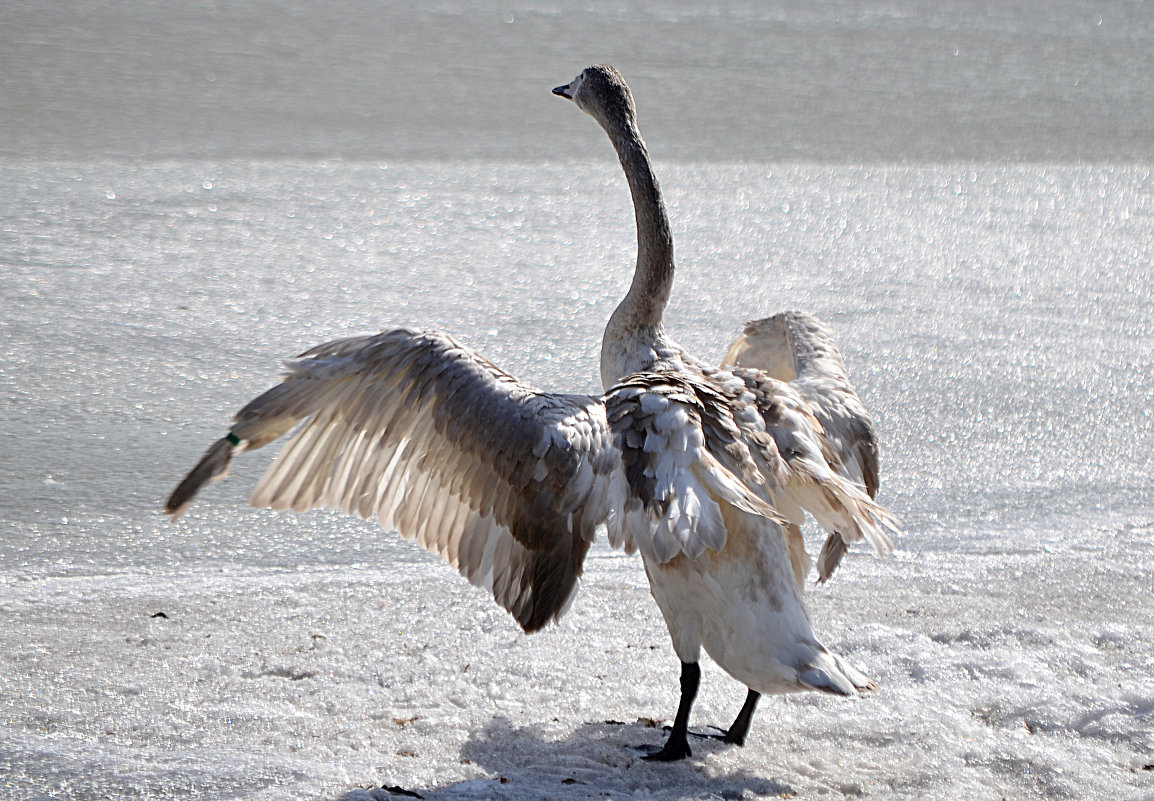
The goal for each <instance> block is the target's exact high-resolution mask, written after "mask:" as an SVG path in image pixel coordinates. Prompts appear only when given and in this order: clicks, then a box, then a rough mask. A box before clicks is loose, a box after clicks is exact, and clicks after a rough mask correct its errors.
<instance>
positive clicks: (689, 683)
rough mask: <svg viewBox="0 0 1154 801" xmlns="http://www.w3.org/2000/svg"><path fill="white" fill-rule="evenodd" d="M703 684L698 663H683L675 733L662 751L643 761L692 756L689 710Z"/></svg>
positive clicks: (650, 755) (673, 732) (649, 755)
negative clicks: (689, 737) (688, 736)
mask: <svg viewBox="0 0 1154 801" xmlns="http://www.w3.org/2000/svg"><path fill="white" fill-rule="evenodd" d="M700 683H701V667H700V666H699V665H698V664H697V663H696V662H682V663H681V701H680V702H678V704H677V717H676V718H674V720H673V731H671V732H669V739H667V740H666V741H665V745H664V746H662V748H661V750H660V751H657V752H656V753H653V754H646V755H645V756H643V757H642V759H652V760H654V761H657V762H673V761H675V760H678V759H685V757H687V756H691V755H692V752H691V751H690V750H689V740H688V738H687V737H686V734H687V733H688V731H689V710H690V708H691V707H692V706H693V699H695V698H696V697H697V686H698V685H699V684H700Z"/></svg>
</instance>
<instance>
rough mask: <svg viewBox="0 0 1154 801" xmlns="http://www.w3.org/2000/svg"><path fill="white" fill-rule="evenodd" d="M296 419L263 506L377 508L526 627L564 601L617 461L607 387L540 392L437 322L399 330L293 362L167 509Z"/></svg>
mask: <svg viewBox="0 0 1154 801" xmlns="http://www.w3.org/2000/svg"><path fill="white" fill-rule="evenodd" d="M297 426H299V428H298V430H297V432H296V433H295V434H294V435H293V436H292V437H291V438H290V440H289V441H288V443H287V444H286V445H285V447H284V448H283V449H282V450H281V452H280V453H279V454H278V455H277V457H276V459H275V460H274V461H273V463H272V464H271V465H270V467H269V468H268V470H267V472H266V473H265V475H264V477H263V478H262V479H261V481H260V484H259V485H258V486H257V488H256V490H255V491H254V492H253V495H252V499H251V501H252V503H253V504H254V505H257V506H272V507H274V508H292V509H296V510H298V511H299V510H305V509H312V508H317V507H322V506H328V507H336V508H340V509H343V510H345V511H347V512H350V513H352V514H356V515H358V516H361V517H364V518H376V519H377V520H378V521H379V522H380V523H381V525H382V526H385V527H386V528H396V529H397V530H398V531H399V532H400V533H401V534H402V535H404V536H405V537H408V538H410V539H413V540H415V541H417V542H419V543H420V544H421V545H422V546H424V547H425V548H427V549H429V550H430V551H432V552H434V553H436V554H438V555H440V556H441V557H442V558H444V559H445V560H446V561H448V562H449V563H450V564H453V565H454V566H455V567H456V568H457V569H458V570H459V571H460V572H461V573H462V574H463V575H464V576H465V577H466V578H468V579H469V580H470V581H472V582H473V583H475V584H478V585H480V586H482V587H485V588H486V589H488V590H490V591H491V592H492V593H493V596H494V598H495V599H496V600H497V602H498V603H500V604H501V605H502V606H504V607H505V608H506V609H507V610H509V611H510V612H511V613H512V614H513V616H514V617H515V618H516V619H517V621H518V622H519V623H520V624H521V625H522V626H523V627H524V628H525V629H526V630H527V631H533V630H536V629H538V628H540V627H541V626H543V625H545V623H547V622H548V621H549V620H552V619H555V618H556V617H557V616H558V615H560V614H561V613H562V612H563V611H564V609H565V608H566V607H567V606H568V604H569V602H570V600H571V598H572V595H573V593H574V591H575V590H576V584H577V579H578V577H579V576H580V573H581V568H582V563H583V561H584V558H585V554H586V552H587V551H588V548H589V545H590V543H591V542H592V539H593V536H594V531H595V529H596V527H597V526H598V525H599V524H601V523H603V522H604V521H605V519H606V517H607V514H608V504H607V500H606V499H607V498H608V493H609V483H610V478H611V474H612V473H613V472H614V471H615V470H619V469H620V457H619V455H618V454H617V451H616V449H615V447H614V445H613V442H612V437H611V434H610V432H609V429H608V424H607V421H606V419H605V410H604V407H603V405H602V402H601V400H600V399H599V398H592V397H588V396H580V395H561V394H553V393H543V392H539V391H537V390H535V389H534V388H532V387H530V386H528V385H527V384H524V383H522V382H520V381H518V380H516V379H515V378H513V377H512V376H510V375H508V374H507V373H504V372H503V371H501V370H500V369H499V368H497V367H496V366H494V365H493V364H492V363H491V362H489V361H487V360H486V359H484V358H483V357H481V356H480V355H478V354H477V353H475V352H474V351H472V350H471V349H469V348H467V347H465V346H462V345H460V344H458V343H456V342H455V341H453V340H452V339H451V338H449V337H448V336H446V335H444V334H441V333H437V332H428V331H425V332H422V331H416V330H412V329H406V328H397V329H392V330H389V331H385V332H383V333H381V334H378V335H375V336H368V337H355V338H351V339H344V340H337V341H334V342H328V343H325V344H323V345H320V346H318V347H316V348H313V349H312V350H310V351H308V352H306V353H304V354H303V355H302V356H300V357H299V358H298V359H297V360H296V361H294V362H292V363H290V364H289V366H288V372H287V375H286V377H285V380H284V381H283V382H282V383H281V384H280V385H278V386H276V387H273V388H272V389H270V390H269V391H268V392H266V393H264V394H263V395H261V396H259V397H258V398H256V399H254V400H253V401H252V402H250V403H249V404H248V405H247V406H245V407H244V408H243V409H242V410H241V411H240V413H239V414H238V415H237V417H236V420H235V421H234V426H233V429H232V432H231V433H230V434H229V436H228V437H226V438H225V439H223V440H220V441H219V442H218V443H216V444H215V445H214V446H213V449H211V450H210V454H206V457H205V460H202V464H201V465H198V467H197V469H194V471H193V473H191V474H190V475H189V478H188V479H186V480H185V482H183V483H182V485H181V491H180V495H179V497H178V495H177V494H176V493H174V495H173V498H172V499H170V506H169V511H170V512H178V511H180V509H182V508H183V507H184V506H185V505H187V503H188V502H189V501H191V499H192V496H193V495H195V493H196V491H197V490H198V489H199V487H200V486H201V485H202V484H204V483H206V482H207V481H210V480H213V479H215V478H218V477H219V476H220V475H221V474H223V471H224V468H226V467H227V464H228V457H229V454H230V453H231V452H232V450H233V449H234V448H235V449H240V450H251V449H254V448H257V447H260V446H262V445H265V444H268V443H269V442H272V441H274V440H275V439H277V438H278V437H280V436H282V435H284V434H286V433H288V432H289V431H290V430H291V429H292V428H294V427H297ZM222 443H223V444H222ZM210 456H211V459H210V458H209V457H210ZM174 504H175V505H174ZM178 507H179V508H178Z"/></svg>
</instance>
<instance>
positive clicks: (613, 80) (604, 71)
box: [553, 64, 637, 131]
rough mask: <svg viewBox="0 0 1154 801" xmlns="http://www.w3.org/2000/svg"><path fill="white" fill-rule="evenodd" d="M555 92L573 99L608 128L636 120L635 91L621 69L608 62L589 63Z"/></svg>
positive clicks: (612, 128)
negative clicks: (633, 92) (622, 75)
mask: <svg viewBox="0 0 1154 801" xmlns="http://www.w3.org/2000/svg"><path fill="white" fill-rule="evenodd" d="M553 94H555V95H560V96H561V97H566V98H568V99H570V100H572V101H573V102H574V103H576V104H577V108H579V109H581V110H582V111H584V112H585V113H586V114H588V115H589V116H591V117H592V118H593V119H595V120H597V122H598V123H600V124H601V127H602V128H604V129H605V130H607V131H612V130H615V129H617V128H619V127H621V126H633V125H635V124H636V123H635V119H636V114H637V110H636V107H635V106H634V105H633V94H632V93H631V92H630V91H629V87H628V86H626V85H625V79H624V78H622V77H621V73H620V72H618V71H617V70H615V69H613V68H612V67H610V66H609V65H608V64H594V65H593V66H592V67H586V68H585V69H584V70H583V71H582V72H581V74H580V75H578V76H577V77H576V78H574V79H573V80H572V81H571V82H569V83H567V84H565V85H564V86H558V87H557V88H556V89H554V90H553Z"/></svg>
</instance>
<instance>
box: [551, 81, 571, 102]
mask: <svg viewBox="0 0 1154 801" xmlns="http://www.w3.org/2000/svg"><path fill="white" fill-rule="evenodd" d="M570 86H571V84H565V85H564V86H558V87H556V88H555V89H554V90H553V94H555V95H558V96H560V97H563V98H565V99H566V100H572V99H573V95H571V94H569V87H570Z"/></svg>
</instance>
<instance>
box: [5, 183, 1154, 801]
mask: <svg viewBox="0 0 1154 801" xmlns="http://www.w3.org/2000/svg"><path fill="white" fill-rule="evenodd" d="M579 173H580V174H579V175H573V174H569V173H568V172H567V171H566V170H562V169H561V168H559V167H557V166H550V165H539V166H514V165H509V164H491V163H479V164H477V165H474V166H471V167H469V168H467V169H465V170H461V169H460V168H458V167H453V168H449V167H444V166H441V165H437V164H422V163H415V164H409V165H400V166H396V167H388V168H382V166H380V165H362V166H357V165H333V166H326V165H301V164H280V165H240V164H238V165H205V164H199V163H197V164H169V165H160V166H155V167H148V168H134V169H132V170H129V171H125V170H123V169H122V168H121V166H120V165H117V164H110V165H100V164H96V165H57V166H51V167H46V166H43V165H42V166H39V167H21V168H13V169H12V170H10V171H9V172H8V174H7V175H8V177H7V179H6V180H7V182H8V186H9V190H10V191H9V192H8V193H7V194H6V197H5V200H4V203H5V207H4V209H5V217H6V219H9V220H12V221H14V224H12V225H11V226H10V231H9V233H8V234H7V236H8V241H9V250H10V252H13V253H15V254H16V258H15V259H10V260H9V263H7V264H6V265H5V270H4V273H3V276H4V277H3V280H2V283H0V287H2V289H3V294H4V306H5V308H6V309H7V310H8V311H6V313H5V316H4V320H3V325H2V329H0V330H2V331H3V334H4V338H5V339H4V341H5V348H6V355H5V359H4V361H3V363H2V364H0V387H2V391H3V392H4V394H5V396H6V397H7V398H8V402H7V403H6V404H5V405H4V407H3V408H2V410H0V415H2V417H3V423H4V425H3V431H2V433H0V438H2V443H3V451H2V453H3V461H2V462H0V466H2V469H3V484H4V492H3V496H2V497H0V513H2V522H0V525H2V526H3V528H2V540H0V554H2V556H3V562H2V565H3V568H2V571H0V613H2V616H0V687H2V688H3V692H2V695H0V708H2V711H0V716H2V719H3V722H4V725H3V728H2V729H0V781H3V782H4V785H3V786H4V787H5V791H6V792H7V794H8V796H9V797H12V798H15V799H32V798H49V797H50V798H92V799H96V798H134V797H147V798H175V797H195V798H219V799H226V798H228V799H235V798H239V799H281V798H292V799H297V798H308V799H312V798H317V799H340V800H341V801H346V800H347V801H352V800H353V799H364V798H366V797H370V798H381V797H388V796H389V795H390V794H389V792H388V791H386V790H383V789H381V788H382V787H400V788H403V789H406V790H409V791H412V792H417V793H419V794H420V795H422V796H424V797H426V798H441V799H447V798H510V799H530V798H543V797H549V798H603V797H626V796H628V797H637V798H718V797H720V798H765V797H792V796H797V797H804V798H840V797H843V796H850V797H870V798H903V797H921V798H956V797H965V798H991V799H996V798H1002V797H1029V796H1032V795H1038V796H1042V797H1047V798H1090V797H1096V798H1130V799H1138V798H1150V797H1151V796H1152V794H1154V769H1151V768H1150V765H1151V764H1154V734H1152V730H1154V678H1152V676H1154V653H1152V649H1151V647H1150V642H1151V635H1152V634H1154V627H1152V623H1151V621H1152V620H1154V600H1152V597H1151V593H1150V589H1151V580H1150V576H1151V574H1152V571H1154V505H1152V503H1151V496H1152V494H1154V493H1152V489H1151V475H1152V461H1151V460H1152V456H1151V454H1152V453H1154V443H1152V439H1154V437H1152V431H1151V419H1150V414H1151V408H1152V403H1151V392H1152V383H1151V378H1152V376H1151V369H1152V366H1151V359H1150V355H1151V342H1152V336H1154V314H1152V312H1151V309H1150V306H1149V303H1148V298H1149V297H1150V296H1151V291H1152V289H1154V287H1152V286H1151V284H1152V277H1151V270H1150V267H1149V265H1150V263H1151V260H1152V255H1154V254H1152V253H1151V250H1150V248H1151V247H1152V245H1151V243H1152V242H1154V199H1152V191H1154V182H1152V181H1151V177H1150V173H1149V171H1148V170H1145V169H1141V168H1123V167H1118V168H1093V169H1091V168H1080V167H1078V168H1075V167H964V166H963V167H940V168H939V167H935V168H931V167H926V168H918V169H905V168H896V167H887V168H876V169H867V168H839V167H820V168H819V167H805V166H797V167H789V168H781V167H736V166H725V165H711V166H708V167H693V166H667V167H666V168H665V170H664V174H665V175H666V185H667V188H668V191H669V196H670V202H671V205H672V207H673V210H674V216H675V220H676V225H677V229H676V234H677V236H678V241H679V242H681V243H683V244H682V246H681V247H680V249H679V255H680V263H681V272H680V274H679V278H680V283H679V285H678V288H677V291H676V293H675V297H674V301H673V308H672V310H671V326H672V328H673V330H675V331H677V332H678V333H679V334H681V336H682V339H683V340H684V341H685V342H686V343H687V344H688V345H689V346H691V347H693V348H694V349H696V350H698V351H699V352H702V353H707V354H712V355H714V356H716V355H717V354H718V353H719V352H720V351H721V350H722V349H723V346H724V344H725V343H726V342H727V341H728V339H729V338H730V337H731V336H732V335H733V334H734V333H735V332H736V331H737V330H738V327H739V325H740V323H741V321H742V320H744V319H746V318H749V317H754V316H757V315H759V314H763V313H767V312H770V311H772V310H775V309H778V308H783V307H802V308H808V309H811V310H813V311H814V312H816V313H817V314H819V315H821V316H823V317H825V318H826V319H828V320H829V321H830V322H831V324H832V325H833V326H834V327H835V329H836V330H837V331H838V333H839V336H840V337H841V339H842V342H843V346H844V348H845V350H846V354H847V359H848V361H849V365H850V370H851V373H852V374H853V376H854V378H855V380H856V381H857V383H858V386H859V389H860V390H861V392H862V394H863V396H864V397H865V398H866V400H867V403H869V404H870V405H871V407H872V408H873V410H874V412H875V413H876V415H877V418H878V423H879V427H880V430H881V438H882V443H883V461H882V467H883V490H882V494H881V498H882V500H883V501H884V502H886V503H887V504H888V505H889V506H890V507H891V508H893V509H894V510H895V511H896V512H897V513H898V514H900V515H901V516H902V517H903V519H904V520H905V522H906V526H905V531H904V532H903V535H902V536H901V538H900V542H899V550H898V552H897V554H896V555H895V556H893V557H891V558H880V559H879V558H876V557H874V556H872V555H871V554H868V553H866V552H865V551H864V549H862V550H855V551H854V552H853V553H851V555H850V557H849V558H848V559H847V562H846V564H845V565H844V566H843V567H842V569H841V570H840V571H839V573H838V575H837V576H836V577H835V580H834V581H831V582H830V583H829V584H828V585H826V586H823V587H817V586H814V587H813V589H812V590H811V593H810V602H811V604H812V611H813V617H814V620H815V622H816V626H817V628H818V631H819V633H820V635H821V636H822V637H823V638H824V640H825V641H826V642H827V643H828V644H829V645H830V646H831V647H833V648H835V649H836V650H837V651H838V652H840V653H842V654H844V655H845V656H847V657H848V658H849V659H850V660H851V661H853V662H854V663H855V664H857V665H858V666H860V667H861V668H863V669H864V670H865V671H866V672H867V673H868V674H869V675H870V676H871V677H873V678H874V679H875V680H876V681H877V682H878V683H879V684H880V686H881V689H880V690H879V691H878V692H877V693H874V694H872V695H870V696H868V697H863V698H861V699H858V700H855V701H843V700H837V699H830V698H824V697H817V696H813V695H810V696H792V697H779V698H771V699H767V700H766V702H765V703H763V705H762V708H761V709H760V710H759V712H758V714H757V717H756V718H755V721H754V726H753V730H752V732H751V737H750V742H749V743H748V745H747V746H746V747H745V748H744V749H733V748H726V747H723V746H721V745H720V744H715V743H713V742H702V743H699V744H696V745H695V753H694V756H693V758H691V759H690V760H688V761H686V762H684V763H682V764H677V765H652V764H649V763H646V762H643V761H641V760H640V759H638V754H637V751H636V750H634V746H636V745H639V744H645V743H650V744H652V743H658V742H660V741H661V739H662V737H663V734H662V733H661V732H660V730H659V729H656V728H653V721H654V720H657V721H662V720H667V719H669V718H671V717H672V713H673V711H674V708H675V705H676V701H677V664H676V660H675V658H674V656H673V654H672V651H671V648H670V645H669V642H668V637H667V635H666V633H665V631H664V627H663V625H662V623H661V621H660V616H659V615H658V613H657V611H656V608H655V606H654V605H653V603H652V601H651V599H650V598H649V596H648V590H647V587H646V584H645V579H644V575H643V572H642V570H641V568H640V565H639V563H638V562H637V561H636V560H635V559H634V558H630V557H626V556H624V555H621V554H618V553H614V552H611V551H610V550H609V549H608V548H607V547H606V546H605V545H604V544H600V545H598V546H597V547H596V548H595V549H594V551H593V552H592V554H591V557H590V559H589V561H588V563H587V566H586V567H587V570H586V578H585V581H584V584H583V587H582V590H581V592H580V593H579V597H578V600H577V602H576V604H575V605H574V607H573V609H572V610H571V611H570V613H569V614H568V616H567V617H566V618H565V619H564V620H563V621H562V623H561V624H560V625H559V626H556V627H553V628H551V629H549V630H547V631H545V632H543V633H541V634H538V635H535V636H532V637H528V636H525V635H523V634H521V633H520V632H519V630H518V629H517V628H516V626H515V624H514V623H513V621H512V620H511V619H510V618H508V616H507V615H505V614H504V613H503V612H502V611H500V610H499V609H498V608H497V607H496V606H495V605H494V604H493V603H492V602H491V600H489V599H487V598H486V597H484V596H483V594H482V593H480V592H479V591H477V590H475V589H474V588H472V587H470V586H469V585H468V584H467V583H466V582H464V581H463V580H462V579H460V578H459V577H457V576H456V575H455V574H454V573H453V572H452V571H451V570H449V569H447V568H445V567H444V566H442V565H441V564H439V563H438V562H437V561H436V560H435V559H432V558H431V557H428V556H426V555H425V554H424V553H423V552H421V551H419V549H417V548H416V547H415V546H412V545H411V544H409V543H407V542H404V541H403V540H400V539H399V538H397V537H396V536H395V535H391V534H385V533H383V532H379V531H377V530H376V529H375V528H373V527H372V526H370V525H368V524H365V523H361V522H359V521H354V520H350V519H347V518H343V517H340V516H338V515H335V514H332V513H325V512H318V513H312V514H308V515H301V516H299V517H298V516H294V515H291V514H283V515H277V514H274V513H272V512H269V511H262V510H251V509H249V508H247V506H246V505H245V503H244V499H245V497H246V495H247V492H248V491H249V490H250V489H251V487H252V486H253V484H254V482H255V480H256V477H257V475H258V474H259V470H261V469H262V468H263V465H264V464H265V463H267V462H266V460H267V454H264V453H261V454H256V455H253V456H252V457H251V458H250V459H247V460H245V462H243V463H241V464H239V465H238V466H237V468H236V469H234V471H233V474H232V476H230V478H229V479H228V480H227V481H226V482H225V483H223V484H221V485H219V486H217V487H212V488H210V489H209V490H208V491H207V492H206V493H205V495H204V498H203V499H202V500H201V501H200V502H199V503H198V505H196V506H195V507H194V508H193V509H192V511H191V512H190V513H189V514H188V515H187V516H186V517H185V518H182V519H181V521H179V522H178V523H176V524H170V523H168V522H166V521H165V520H164V519H163V517H162V516H161V515H160V513H159V507H160V504H161V501H162V499H163V497H164V495H165V494H166V493H167V492H168V491H169V489H171V486H172V485H173V483H174V482H175V481H176V480H177V479H178V478H179V477H180V475H181V474H182V473H183V471H184V470H185V469H187V467H188V466H190V465H191V463H192V462H193V461H195V459H196V458H197V457H198V455H199V453H200V451H201V449H202V448H203V447H204V445H205V444H206V443H207V442H209V441H210V440H211V439H212V438H213V437H215V436H218V435H219V433H220V432H221V431H222V430H223V426H224V425H225V424H226V421H227V418H228V415H229V414H230V413H231V410H233V409H235V408H236V407H238V406H239V405H240V404H241V403H243V402H244V401H245V400H246V399H247V398H248V397H250V396H251V395H253V394H255V393H256V392H258V391H260V390H262V389H263V388H265V387H266V386H267V385H268V384H269V383H270V382H272V381H274V380H275V374H276V363H277V360H278V359H279V358H280V357H283V356H287V355H291V354H293V353H295V352H298V351H300V350H302V349H303V348H304V347H306V346H307V345H309V344H312V343H314V342H317V341H322V340H323V339H327V338H331V337H334V336H338V335H343V334H345V333H347V332H348V331H350V330H358V331H364V330H373V329H374V328H377V327H379V326H381V325H384V324H387V323H390V322H409V321H424V322H428V323H431V324H435V325H438V326H441V327H445V328H448V329H450V330H453V331H457V332H462V333H463V334H465V335H466V336H470V337H471V339H472V341H473V342H474V344H476V345H477V346H478V347H480V348H481V350H482V351H483V352H485V353H487V354H489V355H491V356H492V357H493V358H495V359H496V360H497V361H498V362H499V363H501V364H503V365H505V366H506V367H508V368H509V369H512V370H514V371H515V372H517V373H519V374H521V375H524V376H527V377H529V378H531V379H532V380H535V381H537V382H539V383H541V384H543V385H546V386H560V387H568V388H572V389H577V390H591V389H593V388H594V386H595V382H596V378H595V376H596V365H595V357H596V348H597V345H596V342H597V339H598V336H599V329H600V326H601V325H602V321H603V320H604V319H605V318H606V316H607V315H608V312H609V311H610V309H611V308H612V305H613V304H614V303H615V302H616V299H617V297H618V296H619V293H620V292H621V290H622V288H623V286H624V284H625V282H626V281H627V279H628V272H629V269H628V264H629V258H630V253H631V250H632V246H631V242H630V227H629V226H630V222H631V221H630V219H629V215H628V207H627V205H626V203H627V201H626V200H625V197H624V195H625V188H624V186H623V183H622V182H621V180H620V179H619V178H618V177H616V175H615V174H614V172H613V169H612V165H611V164H610V165H605V164H594V163H590V164H587V165H585V166H584V167H583V168H582V169H581V170H580V171H579ZM530 187H532V190H530ZM735 187H737V189H735ZM735 198H736V199H735ZM572 220H578V221H581V224H580V225H574V224H572V223H571V221H572ZM453 227H461V228H463V229H464V230H466V231H467V234H466V235H465V236H458V237H456V238H453V237H450V236H446V235H445V233H444V232H447V231H449V230H450V229H452V228H453ZM514 253H516V254H517V255H513V254H514ZM506 259H512V263H513V267H512V268H511V269H506V268H504V267H502V264H503V260H506ZM569 263H574V264H585V265H587V269H586V270H585V271H584V272H581V273H579V274H578V275H575V276H574V278H573V281H572V283H570V284H564V283H561V282H554V281H552V280H551V277H552V276H554V275H556V274H559V272H558V271H559V270H560V269H561V268H562V266H563V265H565V264H569ZM210 276H211V279H209V277H210ZM80 299H83V300H82V301H81V300H80ZM743 696H744V688H742V687H740V686H739V685H737V684H736V683H735V682H733V681H732V680H731V679H729V678H728V677H726V676H725V675H724V674H722V673H721V671H720V670H718V669H717V668H716V667H715V666H713V665H712V664H710V663H708V662H706V664H705V672H704V680H703V687H702V692H701V695H700V697H699V700H698V704H697V706H696V708H695V712H694V717H693V720H694V723H695V724H696V725H702V726H703V725H709V724H716V725H723V726H724V725H726V724H727V723H728V722H729V720H730V719H731V718H732V717H733V715H734V714H736V711H737V709H738V707H739V706H740V703H741V700H742V698H743Z"/></svg>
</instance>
